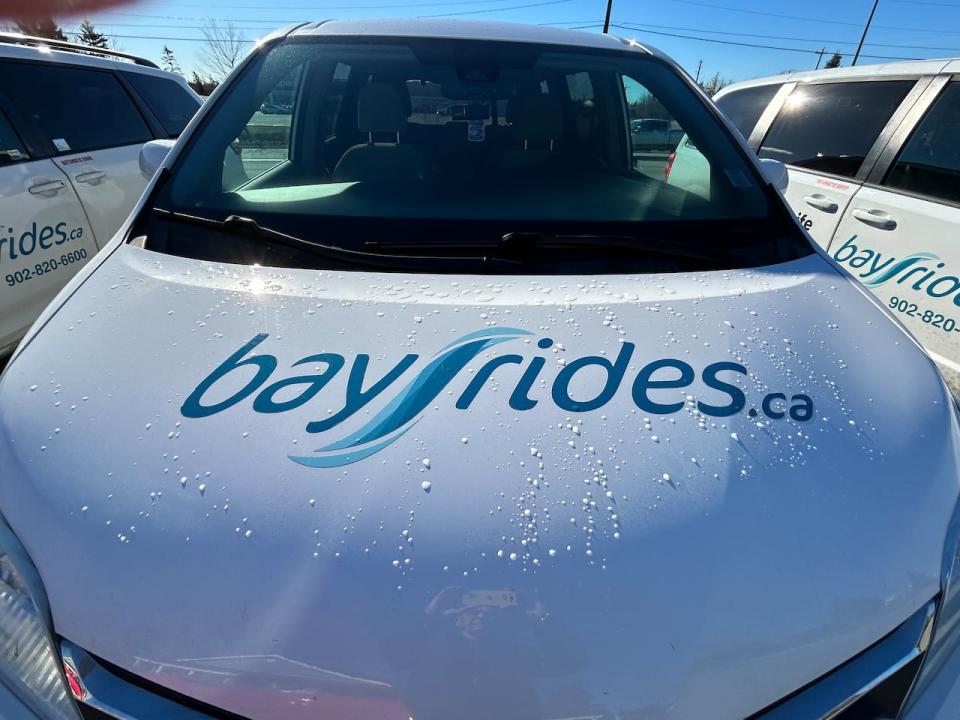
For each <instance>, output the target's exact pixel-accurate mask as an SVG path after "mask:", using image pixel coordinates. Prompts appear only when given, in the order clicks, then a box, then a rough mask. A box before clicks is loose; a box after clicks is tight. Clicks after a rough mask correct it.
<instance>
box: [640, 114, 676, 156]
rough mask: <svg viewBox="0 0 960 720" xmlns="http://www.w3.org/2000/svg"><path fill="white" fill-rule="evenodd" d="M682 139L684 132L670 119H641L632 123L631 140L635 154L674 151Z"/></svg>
mask: <svg viewBox="0 0 960 720" xmlns="http://www.w3.org/2000/svg"><path fill="white" fill-rule="evenodd" d="M682 137H683V130H681V129H680V128H679V127H678V126H677V125H676V124H675V123H674V122H673V121H672V120H669V119H662V118H646V119H643V118H641V119H639V120H631V121H630V140H631V142H632V143H633V149H634V151H635V152H650V151H652V150H673V149H674V148H675V147H677V143H678V142H680V138H682Z"/></svg>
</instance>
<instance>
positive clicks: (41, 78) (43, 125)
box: [0, 63, 152, 152]
mask: <svg viewBox="0 0 960 720" xmlns="http://www.w3.org/2000/svg"><path fill="white" fill-rule="evenodd" d="M0 86H2V87H3V89H4V91H5V92H6V93H7V95H9V96H10V98H11V100H12V101H13V102H15V103H16V104H17V108H18V110H19V112H20V113H21V114H22V115H24V116H26V117H28V118H30V119H31V120H33V121H34V122H35V123H36V124H37V126H38V127H39V128H40V130H41V131H42V132H43V133H44V134H45V135H46V137H47V139H48V140H49V141H50V143H51V144H52V145H53V147H54V148H55V149H56V151H57V152H78V151H83V150H97V149H99V148H107V147H117V146H121V145H132V144H135V143H142V142H146V141H148V140H150V139H151V138H152V134H151V133H150V129H149V128H148V127H147V124H146V122H145V121H144V119H143V117H142V116H141V115H140V112H139V111H138V110H137V108H136V106H135V105H134V104H133V101H132V100H131V99H130V96H129V95H128V94H127V91H126V90H124V88H123V86H122V85H121V84H120V81H119V80H118V79H117V78H116V77H115V76H114V75H113V73H111V72H104V71H97V70H85V69H79V68H73V67H66V66H62V65H48V64H39V63H38V64H30V63H10V64H7V65H5V66H4V67H3V68H2V70H0Z"/></svg>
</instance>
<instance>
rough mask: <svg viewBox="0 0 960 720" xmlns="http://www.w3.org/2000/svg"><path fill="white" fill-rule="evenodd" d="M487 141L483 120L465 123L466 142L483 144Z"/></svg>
mask: <svg viewBox="0 0 960 720" xmlns="http://www.w3.org/2000/svg"><path fill="white" fill-rule="evenodd" d="M486 139H487V127H486V125H484V124H483V120H468V121H467V140H469V141H470V142H483V141H484V140H486Z"/></svg>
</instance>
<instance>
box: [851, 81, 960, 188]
mask: <svg viewBox="0 0 960 720" xmlns="http://www.w3.org/2000/svg"><path fill="white" fill-rule="evenodd" d="M949 82H950V76H949V75H937V76H936V77H933V78H930V82H928V83H927V85H926V86H925V87H924V88H923V91H922V92H921V93H920V96H919V97H918V98H917V99H916V100H915V101H914V103H913V105H911V106H910V109H909V110H908V111H906V112H904V113H903V116H902V117H901V118H900V122H899V124H897V125H894V126H893V130H892V132H891V133H890V136H889V138H888V139H887V142H886V143H885V144H884V146H883V148H882V149H881V151H880V152H879V153H878V154H877V158H876V162H875V164H874V166H873V167H872V168H871V169H870V173H869V175H867V177H866V181H867V182H868V183H870V184H873V185H880V184H881V183H882V182H883V179H884V178H885V177H886V176H887V172H888V171H889V170H890V168H891V167H892V165H893V163H894V161H896V159H897V156H898V155H899V154H900V151H901V150H902V149H903V147H904V146H905V145H906V144H907V141H908V140H909V139H910V136H911V135H912V134H913V131H914V130H915V129H916V128H917V126H918V125H919V124H920V121H921V120H922V119H923V117H924V115H926V114H927V110H929V109H930V108H931V107H932V106H933V104H934V103H935V102H936V101H937V98H938V97H940V94H941V93H942V92H943V90H944V88H946V86H947V85H948V84H949ZM908 97H909V95H908Z"/></svg>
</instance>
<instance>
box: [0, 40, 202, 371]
mask: <svg viewBox="0 0 960 720" xmlns="http://www.w3.org/2000/svg"><path fill="white" fill-rule="evenodd" d="M199 106H200V99H199V96H197V95H196V93H194V92H193V90H191V89H190V86H189V85H187V83H186V81H185V80H184V79H183V78H182V77H180V76H179V75H176V74H173V73H169V72H163V71H161V70H159V69H157V67H156V65H154V64H153V63H152V62H150V61H149V60H144V59H143V58H139V57H136V56H133V55H128V54H126V53H121V52H116V51H113V50H102V49H93V48H90V47H88V46H86V45H75V44H73V43H68V42H60V41H55V40H47V39H45V38H32V37H28V36H24V35H18V34H14V33H0V359H2V358H3V357H4V356H6V355H8V354H9V353H10V351H11V350H12V349H13V348H14V347H15V346H16V343H17V341H18V340H19V339H20V337H21V336H22V335H23V334H24V332H26V330H27V328H28V327H29V326H30V323H32V322H33V321H34V319H35V318H36V317H37V315H39V314H40V311H41V310H42V309H43V308H44V306H45V305H46V304H47V303H48V302H50V300H51V298H53V296H54V295H56V294H57V292H58V291H59V290H60V288H62V287H63V286H64V284H65V283H66V282H67V281H68V280H69V279H70V278H71V277H72V276H73V274H74V273H75V272H76V271H77V270H78V269H79V268H81V267H83V265H84V264H85V263H86V262H87V261H88V260H89V259H90V258H92V257H93V256H94V255H95V254H96V253H97V251H98V250H99V249H100V248H101V247H103V246H104V245H106V244H107V242H108V241H109V240H110V238H111V237H112V236H113V234H114V233H115V232H116V230H117V228H119V227H120V225H121V224H122V223H123V221H124V220H125V219H126V217H127V215H128V214H129V212H130V210H131V208H133V206H134V204H136V202H137V200H138V199H139V197H140V193H142V192H143V189H144V188H145V187H146V184H147V179H145V178H144V177H143V175H142V174H141V171H140V167H139V156H140V148H141V147H142V146H143V144H144V143H146V142H148V141H150V140H154V139H157V138H176V137H177V136H178V135H179V134H180V132H181V131H182V130H183V128H184V127H185V126H186V124H187V122H189V120H190V118H191V117H192V116H193V115H194V113H195V112H196V110H197V108H198V107H199Z"/></svg>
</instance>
